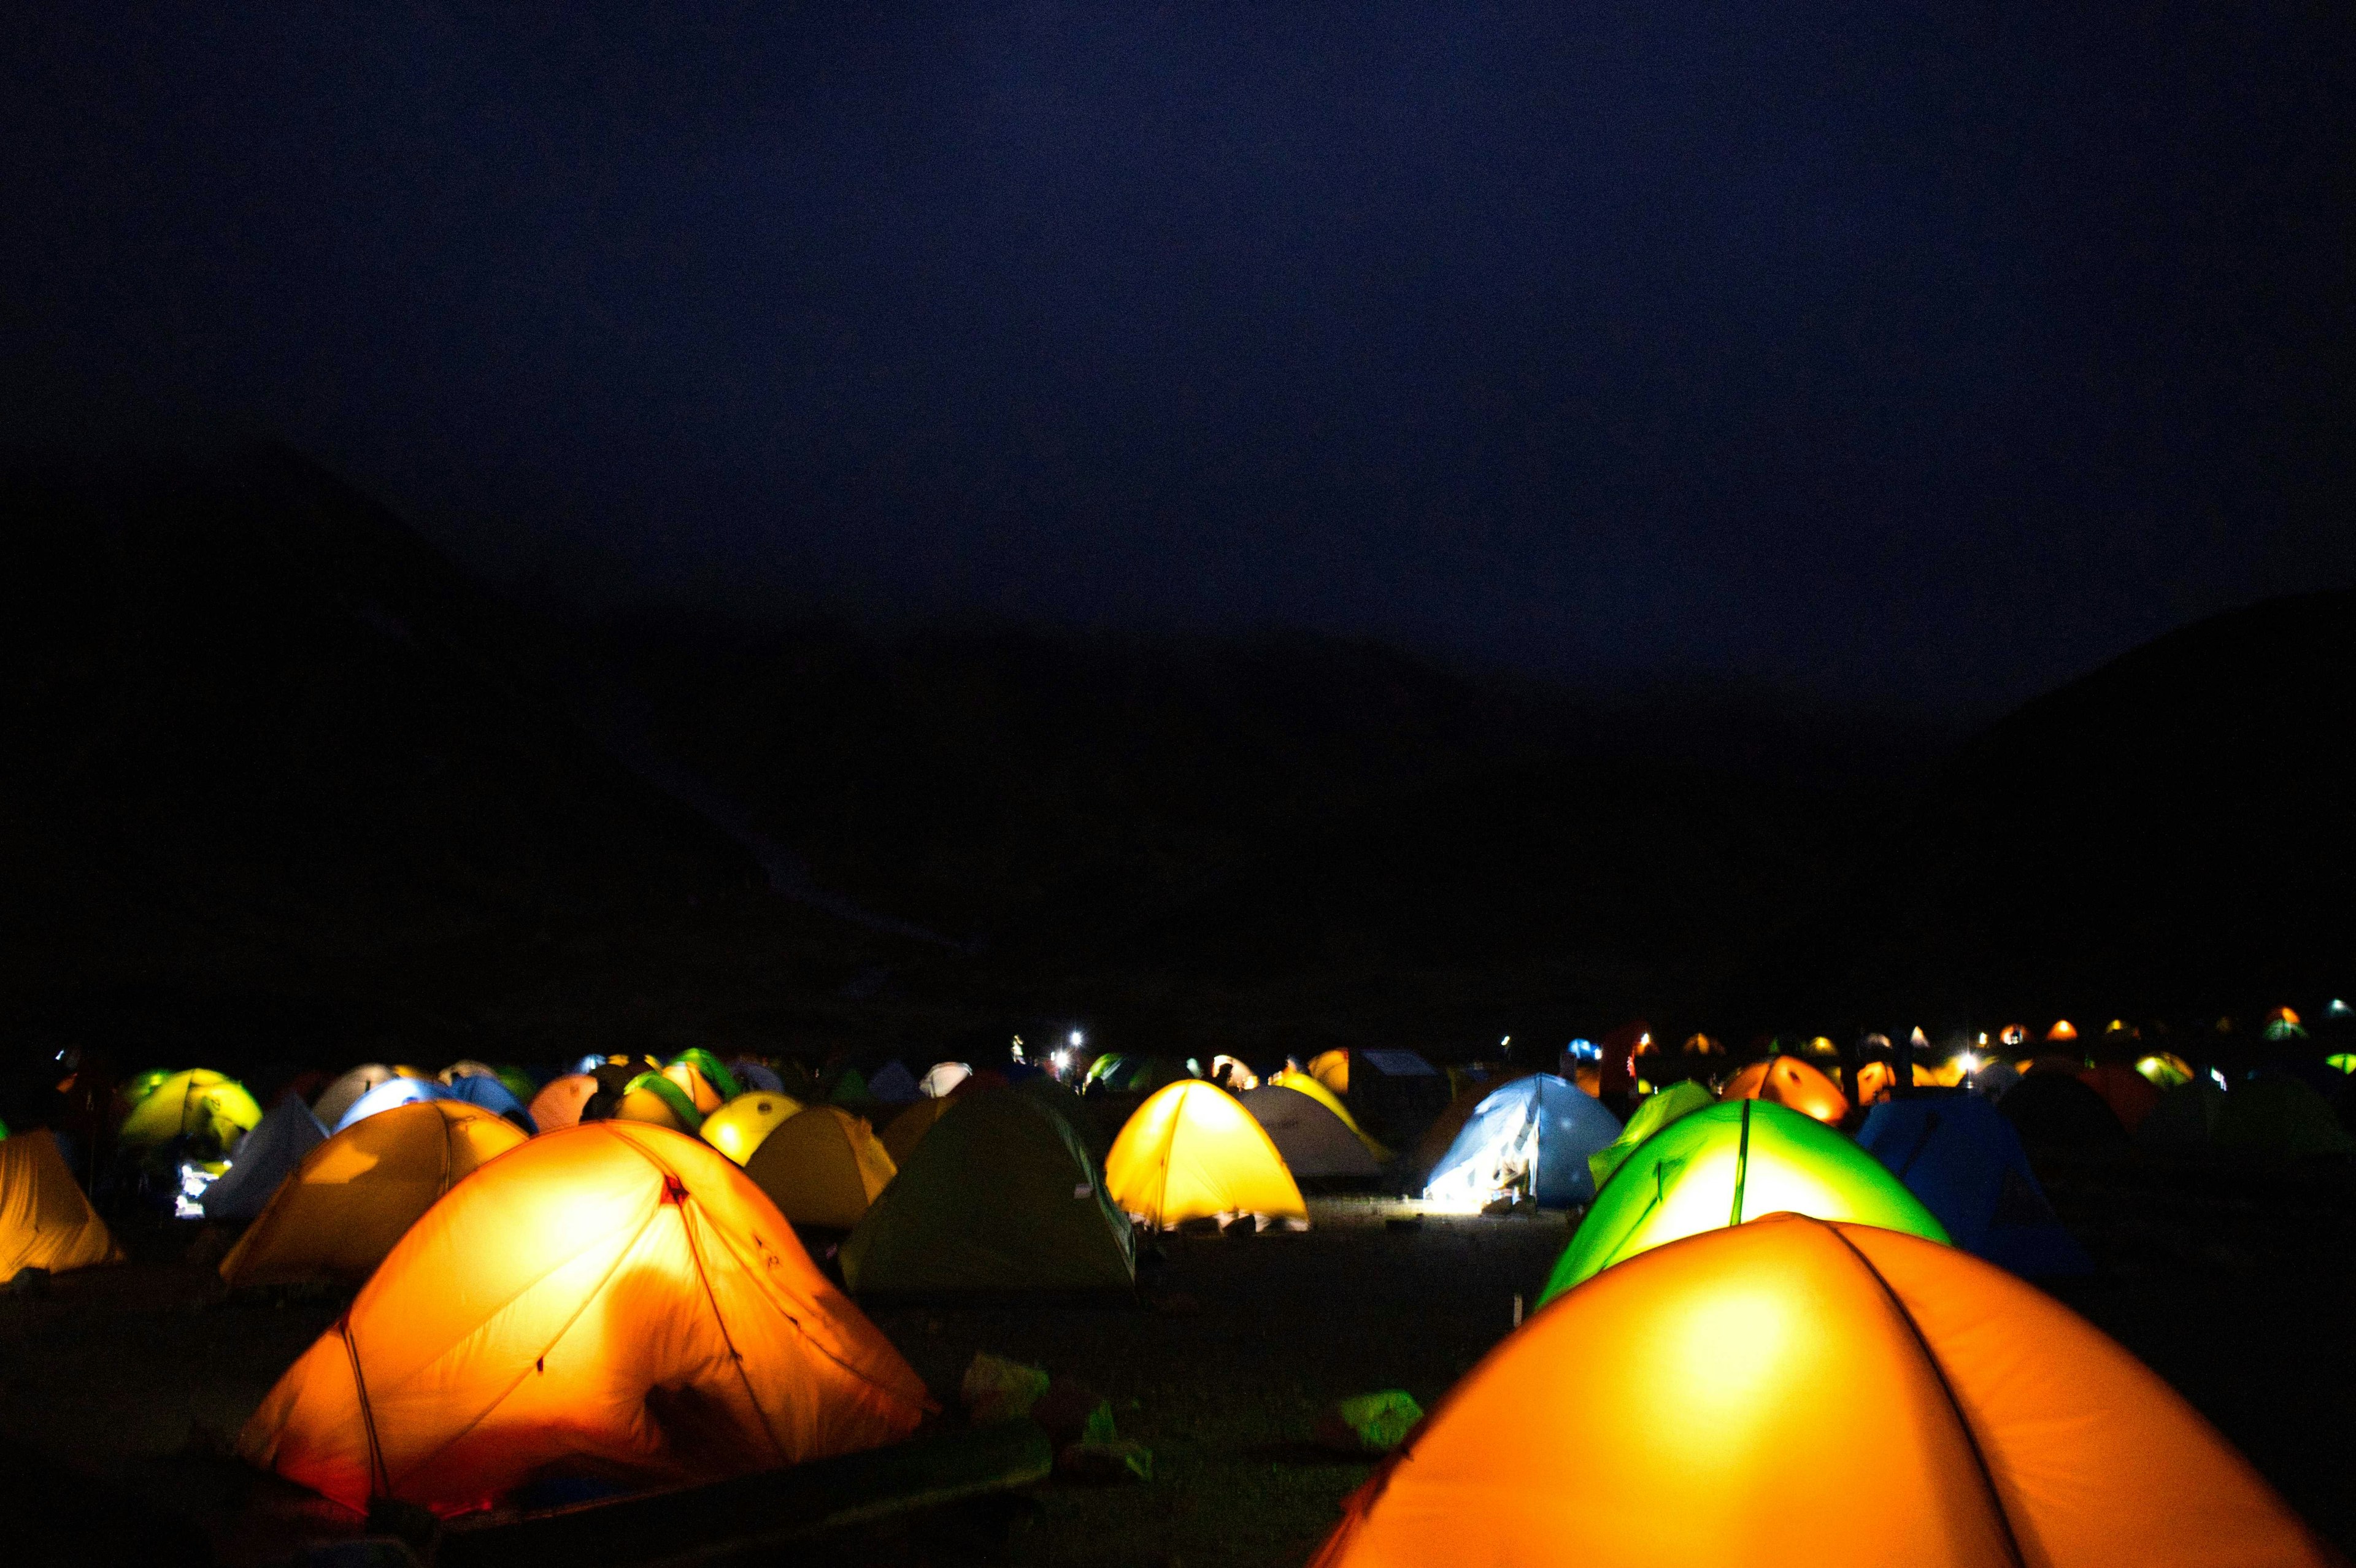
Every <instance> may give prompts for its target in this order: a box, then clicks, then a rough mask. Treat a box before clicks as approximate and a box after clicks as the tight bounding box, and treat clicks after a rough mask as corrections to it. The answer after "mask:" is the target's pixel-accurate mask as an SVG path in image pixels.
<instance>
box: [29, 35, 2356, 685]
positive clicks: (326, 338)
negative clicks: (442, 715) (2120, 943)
mask: <svg viewBox="0 0 2356 1568" xmlns="http://www.w3.org/2000/svg"><path fill="white" fill-rule="evenodd" d="M51 9H52V10H53V11H54V12H55V13H56V14H55V15H53V16H49V17H48V18H47V19H44V20H40V21H37V22H36V21H19V22H17V23H16V24H15V25H14V26H13V27H12V28H11V30H10V34H9V37H8V38H7V40H6V42H5V44H0V49H5V57H0V59H5V75H0V171H5V172H0V181H5V197H6V199H5V202H0V421H5V428H6V431H7V432H8V439H10V440H13V441H34V442H59V441H62V442H66V443H87V442H106V441H113V440H119V439H123V438H129V439H133V440H153V439H169V440H177V439H183V438H185V437H186V436H187V433H188V432H199V433H201V432H272V433H275V434H278V435H282V436H284V437H285V438H286V439H288V440H291V441H293V442H294V443H296V444H297V445H299V446H302V447H304V448H305V449H306V450H308V451H310V452H312V453H316V454H317V455H318V456H320V457H322V458H324V459H326V460H327V461H328V462H330V463H333V464H337V465H339V466H341V467H343V468H344V469H345V470H346V471H348V473H350V474H351V475H352V476H353V477H355V478H356V479H358V480H359V481H360V482H361V483H363V484H364V485H369V486H371V487H373V488H375V489H376V490H378V491H379V492H380V494H382V495H384V496H387V497H388V498H389V499H391V500H392V501H394V502H395V503H396V504H397V505H399V506H401V507H402V508H403V509H404V510H405V511H406V512H407V514H408V515H410V516H411V517H412V518H414V519H415V520H416V521H417V522H419V524H420V525H421V526H422V527H423V528H425V530H426V531H427V532H428V533H429V534H430V535H432V536H433V537H434V539H437V540H438V541H439V542H441V543H442V544H444V546H445V547H447V548H449V549H451V550H453V552H454V553H455V554H457V555H459V556H460V557H461V558H463V559H466V560H469V561H471V562H473V563H475V564H477V565H478V566H480V567H481V568H483V569H485V570H487V571H490V572H492V573H495V574H497V575H498V576H499V577H501V578H504V579H509V580H516V581H525V582H538V583H541V584H543V585H546V586H548V587H551V588H553V589H555V590H557V591H560V592H571V593H573V594H576V595H579V596H582V597H584V598H585V599H587V600H589V601H591V602H593V603H615V602H619V601H627V600H631V599H635V598H643V597H649V596H651V597H659V598H665V599H669V600H674V601H678V600H684V601H686V602H688V603H693V604H710V605H723V604H724V605H727V606H729V607H731V608H733V609H734V610H736V611H738V612H743V611H747V610H751V611H765V610H772V609H776V610H787V609H792V608H795V607H797V606H807V605H808V604H809V603H813V602H826V603H836V604H848V605H851V606H853V607H856V608H858V609H861V610H862V611H867V612H874V613H885V614H894V615H908V614H927V613H935V612H941V611H971V610H980V611H984V612H989V613H1005V614H1011V615H1014V616H1019V617H1024V618H1045V619H1053V620H1057V621H1068V622H1076V623H1082V624H1143V625H1168V626H1177V627H1218V626H1228V625H1243V624H1263V623H1281V624H1297V625H1306V626H1312V627H1318V628H1323V629H1327V630H1332V631H1338V632H1351V633H1371V634H1376V635H1383V636H1387V637H1391V638H1396V639H1398V640H1400V641H1402V642H1405V643H1407V644H1408V645H1413V646H1417V647H1420V648H1425V649H1429V650H1431V651H1434V652H1438V653H1441V654H1444V655H1447V656H1455V657H1462V658H1465V659H1470V660H1473V661H1478V662H1485V663H1494V664H1499V665H1505V666H1511V667H1520V668H1524V669H1528V670H1533V671H1538V672H1543V673H1549V674H1555V675H1560V676H1564V677H1569V678H1572V679H1575V680H1580V681H1605V682H1610V681H1618V680H1622V679H1625V678H1629V677H1644V676H1649V675H1658V674H1662V673H1672V672H1674V673H1698V674H1704V675H1730V676H1736V677H1742V678H1744V679H1747V680H1761V681H1769V682H1776V683H1782V684H1785V685H1789V686H1791V687H1794V688H1798V689H1802V690H1805V691H1809V692H1813V693H1816V694H1818V695H1821V696H1824V697H1827V698H1831V699H1839V700H1843V701H1855V702H1869V703H1875V704H1893V705H1901V706H1906V707H1912V708H1914V709H1921V710H1924V711H1940V712H1946V713H1954V712H1957V711H1963V710H1969V711H1986V710H1987V709H1991V708H1994V707H1997V706H2000V705H2003V704H2007V703H2010V702H2013V701H2017V700H2019V699H2022V698H2025V697H2027V696H2029V695H2033V694H2034V693H2035V692H2037V691H2038V690H2040V689H2042V688H2047V687H2049V686H2051V685H2052V684H2054V683H2056V682H2058V681H2060V680H2061V679H2064V678H2067V677H2070V676H2072V675H2074V674H2076V673H2078V672H2079V671H2081V670H2083V669H2084V668H2086V667H2090V666H2091V665H2093V664H2094V663H2096V662H2099V661H2100V660H2102V659H2104V658H2106V657H2108V656H2111V655H2113V654H2115V653H2117V652H2119V651H2121V650H2123V649H2125V648H2126V647H2127V646H2130V645H2133V644H2135V643H2137V642H2139V641H2142V640H2144V639H2145V638H2147V637H2148V636H2151V635H2155V634H2157V633H2158V632H2160V631H2162V630H2165V629H2166V628H2168V627H2169V626H2171V625H2174V624H2179V623H2180V622H2182V621H2185V620H2187V619H2190V618H2192V617H2194V616H2196V615H2199V614H2202V613H2208V612H2210V611H2212V610H2215V609H2219V608H2222V607H2225V606H2227V605H2230V604H2234V603H2243V602H2245V601H2247V600H2249V599H2251V598H2253V597H2255V596H2257V595H2260V594H2262V593H2266V592H2282V591H2286V590H2292V589H2299V588H2309V587H2322V586H2334V585H2340V584H2343V583H2345V582H2348V581H2351V579H2356V526H2351V521H2350V519H2349V517H2348V512H2347V497H2348V496H2349V494H2350V488H2349V487H2350V484H2351V478H2352V477H2356V455H2352V454H2356V437H2351V431H2356V418H2351V416H2356V399H2351V378H2350V368H2351V363H2356V357H2351V349H2356V332H2352V331H2351V319H2350V318H2351V301H2356V291H2352V290H2351V282H2356V280H2351V272H2356V234H2351V227H2352V226H2351V210H2356V207H2351V195H2356V192H2351V185H2356V125H2351V119H2356V64H2351V38H2356V22H2351V8H2350V7H2348V6H2345V5H2323V4H2319V5H2309V6H2306V7H2289V6H2281V7H2253V8H2249V9H2247V10H2244V8H2242V7H2235V6H2221V5H2216V4H2214V0H2201V3H2197V4H2187V5H2179V6H2174V7H2162V6H2152V7H2143V8H2139V9H2136V10H2134V11H2132V12H2130V10H2129V9H2128V8H2126V7H2095V8H2094V10H2095V12H2096V13H2097V15H2096V16H2095V17H2094V19H2090V20H2081V19H2075V18H2072V17H2069V16H2060V15H2057V14H2056V13H2058V12H2061V11H2066V10H2068V9H2070V8H2068V7H2055V6H2048V5H2019V6H2008V7H2002V8H1995V7H1988V6H1982V5H1944V4H1942V5H1892V4H1888V3H1887V0H1884V3H1881V4H1874V5H1856V6H1846V7H1844V6H1816V5H1779V6H1759V5H1727V6H1716V7H1701V6H1671V5H1637V6H1628V7H1617V8H1605V7H1600V6H1588V5H1567V4H1561V3H1559V0H1556V3H1550V4H1540V5H1527V6H1494V5H1491V6H1477V7H1476V6H1469V5H1468V6H1462V7H1441V8H1427V7H1419V6H1407V5H1385V6H1373V7H1365V8H1356V9H1350V10H1346V11H1345V10H1344V9H1342V8H1339V7H1325V6H1307V5H1275V6H1267V7H1252V8H1230V7H1226V6H1219V5H1177V6H1169V7H1157V8H1146V7H1126V6H1110V5H1070V6H1061V7H1057V6H1046V5H1025V6H1014V7H1004V8H1001V7H989V6H950V7H940V8H935V7H925V6H910V7H889V8H878V14H875V15H869V16H862V17H859V18H856V19H845V18H844V17H842V16H838V15H836V14H835V12H836V8H834V7H817V8H813V9H812V10H811V11H809V12H808V13H806V14H801V15H796V14H792V13H790V12H788V11H787V8H786V7H784V6H782V5H768V4H761V5H746V6H744V7H741V8H737V9H734V10H731V9H730V8H727V7H722V6H708V7H694V8H672V7H643V8H642V7H638V6H616V7H611V8H605V7H592V6H585V5H573V4H566V5H550V6H545V7H539V8H528V7H523V6H497V7H485V8H484V9H483V10H482V11H481V12H480V13H479V14H476V13H466V12H461V11H458V10H455V9H452V8H447V7H440V6H432V5H405V6H392V5H387V6H381V7H374V8H369V9H371V10H373V11H374V12H375V13H376V14H375V15H374V16H372V17H370V18H368V19H355V18H354V17H352V16H346V15H341V14H340V13H342V12H343V11H345V10H346V9H347V8H344V7H312V6H274V7H254V8H252V10H251V11H245V12H243V13H242V14H241V16H235V17H225V16H217V15H215V13H216V12H217V11H226V10H234V9H241V8H232V7H214V6H208V5H194V6H189V7H187V8H186V9H185V12H184V13H183V14H181V15H180V16H178V17H177V19H170V18H166V19H160V20H159V19H156V18H154V17H148V18H145V19H133V18H129V17H113V18H106V17H103V16H102V11H101V8H100V7H97V6H91V5H74V6H63V7H54V8H51ZM842 9H845V10H847V9H849V8H848V7H844V8H842ZM328 11H334V12H337V13H338V14H337V15H334V16H328V15H323V14H320V13H325V12H328ZM608 12H610V14H606V13H608ZM646 12H651V13H653V17H652V19H648V16H647V15H645V14H644V13H646ZM592 16H603V18H604V19H597V20H592V19H590V18H591V17H592ZM526 17H528V18H529V19H523V20H519V18H526Z"/></svg>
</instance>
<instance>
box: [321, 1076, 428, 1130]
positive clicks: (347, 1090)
mask: <svg viewBox="0 0 2356 1568" xmlns="http://www.w3.org/2000/svg"><path fill="white" fill-rule="evenodd" d="M424 1076H425V1074H424V1073H423V1072H419V1071H417V1069H415V1068H414V1067H388V1066H386V1065H385V1064H384V1063H383V1062H381V1061H371V1062H368V1063H366V1064H365V1065H363V1066H359V1067H355V1068H353V1069H352V1070H351V1071H350V1072H347V1073H345V1074H344V1075H343V1076H342V1077H340V1078H338V1079H337V1080H336V1081H335V1082H334V1083H330V1084H328V1085H327V1087H326V1088H325V1089H322V1090H321V1091H319V1097H318V1098H317V1099H316V1100H315V1101H313V1102H312V1103H311V1114H312V1115H315V1116H316V1117H318V1118H319V1125H321V1126H323V1127H327V1128H328V1129H330V1130H331V1131H332V1130H333V1129H334V1128H336V1127H338V1126H341V1125H343V1120H344V1113H345V1112H346V1111H348V1110H350V1109H351V1108H352V1106H353V1105H354V1104H358V1103H359V1097H360V1096H361V1095H363V1094H365V1093H368V1092H369V1090H371V1089H373V1088H375V1087H376V1086H377V1085H378V1084H380V1083H385V1082H387V1081H389V1080H391V1079H394V1078H423V1077H424Z"/></svg>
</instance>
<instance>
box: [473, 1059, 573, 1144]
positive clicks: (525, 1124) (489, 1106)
mask: <svg viewBox="0 0 2356 1568" xmlns="http://www.w3.org/2000/svg"><path fill="white" fill-rule="evenodd" d="M450 1098H452V1099H453V1100H460V1101H464V1102H465V1103H466V1104H469V1105H480V1106H481V1107H482V1108H483V1109H484V1110H486V1111H488V1112H490V1113H491V1115H495V1116H505V1117H506V1118H507V1119H508V1120H509V1121H510V1122H513V1123H514V1124H515V1125H518V1126H519V1127H521V1128H522V1129H523V1130H524V1131H525V1132H528V1133H536V1132H538V1131H540V1125H539V1124H538V1123H536V1122H534V1121H533V1120H532V1119H531V1113H530V1111H528V1110H526V1109H524V1104H523V1102H522V1101H520V1100H519V1099H517V1098H516V1096H515V1091H514V1090H512V1089H509V1087H508V1086H507V1084H506V1083H505V1082H504V1081H503V1080H501V1079H500V1078H498V1076H497V1075H496V1074H493V1073H488V1072H469V1073H467V1074H466V1076H464V1077H462V1078H460V1079H459V1080H458V1081H457V1082H456V1083H453V1084H451V1085H450ZM576 1119H577V1118H576Z"/></svg>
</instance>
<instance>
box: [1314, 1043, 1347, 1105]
mask: <svg viewBox="0 0 2356 1568" xmlns="http://www.w3.org/2000/svg"><path fill="white" fill-rule="evenodd" d="M1309 1076H1311V1077H1312V1078H1314V1079H1315V1080H1317V1082H1319V1083H1323V1084H1324V1085H1325V1087H1326V1088H1328V1089H1331V1090H1332V1091H1333V1093H1335V1094H1337V1095H1339V1094H1347V1093H1349V1092H1350V1053H1349V1052H1348V1051H1319V1052H1318V1053H1317V1054H1316V1055H1314V1056H1312V1057H1311V1058H1310V1059H1309Z"/></svg>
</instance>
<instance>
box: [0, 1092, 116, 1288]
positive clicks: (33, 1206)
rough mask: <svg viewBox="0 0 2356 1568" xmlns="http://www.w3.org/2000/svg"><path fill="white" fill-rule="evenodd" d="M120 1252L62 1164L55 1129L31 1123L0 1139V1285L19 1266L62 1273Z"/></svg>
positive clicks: (110, 1258)
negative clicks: (28, 1126)
mask: <svg viewBox="0 0 2356 1568" xmlns="http://www.w3.org/2000/svg"><path fill="white" fill-rule="evenodd" d="M122 1256H123V1249H122V1248H121V1247H118V1246H116V1245H115V1244H114V1236H113V1233H112V1232H110V1231H108V1230H107V1228H106V1221H103V1220H102V1219H100V1218H99V1217H98V1211H97V1210H95V1209H92V1208H91V1206H90V1200H89V1199H88V1198H86V1197H84V1196H83V1195H82V1190H81V1188H80V1184H78V1183H77V1182H76V1181H75V1180H74V1179H73V1172H72V1171H70V1170H68V1169H67V1168H66V1161H65V1156H63V1155H61V1154H59V1152H58V1140H57V1136H56V1135H55V1134H53V1133H51V1132H50V1131H49V1130H48V1128H47V1127H35V1128H33V1129H32V1130H31V1131H29V1132H22V1133H18V1134H17V1135H16V1136H14V1137H8V1138H0V1285H5V1284H6V1283H7V1282H8V1281H9V1280H12V1279H14V1278H16V1273H17V1271H18V1270H19V1269H27V1268H39V1269H47V1270H48V1271H49V1272H50V1273H51V1274H63V1273H65V1272H66V1271H67V1270H68V1269H77V1268H89V1267H91V1265H92V1264H110V1263H115V1262H118V1261H120V1260H121V1258H122Z"/></svg>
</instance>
